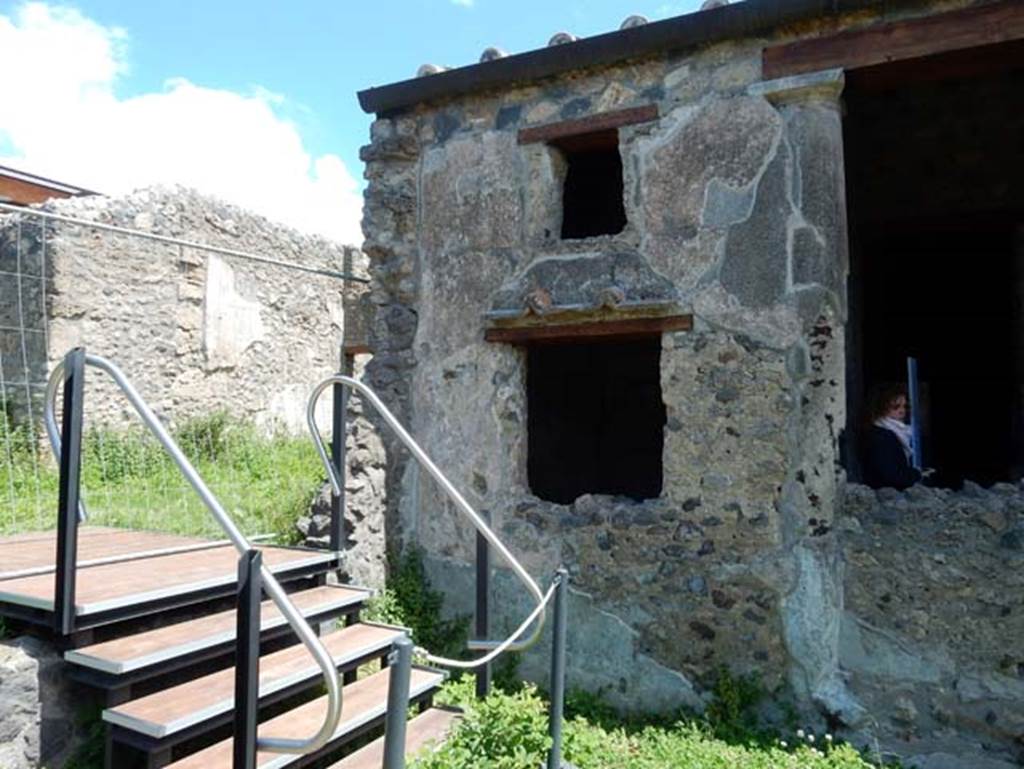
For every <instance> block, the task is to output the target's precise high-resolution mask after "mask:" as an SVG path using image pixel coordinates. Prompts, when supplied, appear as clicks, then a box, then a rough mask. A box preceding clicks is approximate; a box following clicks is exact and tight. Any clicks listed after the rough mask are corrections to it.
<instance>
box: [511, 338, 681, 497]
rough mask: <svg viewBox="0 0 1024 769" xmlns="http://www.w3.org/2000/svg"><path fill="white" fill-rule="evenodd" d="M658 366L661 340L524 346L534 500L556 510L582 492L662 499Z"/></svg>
mask: <svg viewBox="0 0 1024 769" xmlns="http://www.w3.org/2000/svg"><path fill="white" fill-rule="evenodd" d="M660 363H661V337H660V336H654V337H649V338H643V339H639V340H636V341H615V342H588V343H567V344H550V343H549V344H535V345H532V346H531V347H530V348H529V350H528V356H527V375H526V391H527V400H528V413H529V417H528V424H527V428H528V435H529V437H528V446H527V450H528V459H527V472H528V474H529V481H530V488H531V490H532V491H533V493H534V494H536V495H537V496H538V497H540V498H541V499H546V500H548V501H550V502H559V503H562V504H568V503H570V502H572V501H573V500H574V499H576V498H577V497H579V496H580V495H582V494H614V495H622V496H627V497H632V498H633V499H635V500H643V499H652V498H654V497H657V496H659V495H660V494H661V486H662V445H663V430H664V426H665V404H664V402H663V401H662V398H661V366H660Z"/></svg>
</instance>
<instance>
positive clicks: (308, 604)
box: [64, 585, 369, 675]
mask: <svg viewBox="0 0 1024 769" xmlns="http://www.w3.org/2000/svg"><path fill="white" fill-rule="evenodd" d="M368 596H369V593H368V592H367V591H366V590H359V589H355V588H349V587H341V586H334V585H326V586H323V587H316V588H312V589H310V590H303V591H300V592H297V593H292V594H291V595H290V596H289V597H290V598H291V600H292V603H294V604H295V606H296V608H297V609H298V610H299V611H300V612H301V613H302V614H303V616H312V615H314V614H321V613H324V612H327V611H331V610H332V609H341V608H344V607H346V606H351V605H353V604H357V603H360V602H362V601H365V600H366V598H367V597H368ZM237 621H238V620H237V614H236V612H235V609H228V610H227V611H222V612H218V613H217V614H209V615H207V616H205V617H199V618H197V619H192V620H187V621H185V622H179V623H176V624H174V625H167V626H165V627H161V628H155V629H154V630H147V631H145V632H142V633H136V634H135V635H130V636H125V637H124V638H116V639H114V640H111V641H104V642H103V643H98V644H92V645H91V646H83V647H81V648H79V649H72V650H70V651H68V652H65V653H64V659H66V660H67V661H68V662H71V663H73V664H75V665H80V666H82V667H88V668H93V669H95V670H101V671H103V672H105V673H111V674H113V675H121V674H124V673H128V672H131V671H133V670H138V669H140V668H144V667H147V666H149V665H154V664H157V663H159V662H164V661H167V660H170V659H174V658H175V657H179V656H181V655H184V654H192V653H195V652H197V651H201V650H203V649H208V648H210V647H211V646H216V645H218V644H222V643H226V642H230V641H233V640H234V638H235V632H236V626H237ZM284 624H285V619H284V617H283V616H282V615H281V612H280V610H278V608H277V606H276V605H275V604H274V602H273V601H269V600H267V601H264V602H263V603H262V604H261V605H260V630H261V631H266V630H270V629H272V628H275V627H281V626H282V625H284Z"/></svg>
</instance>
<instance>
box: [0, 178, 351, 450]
mask: <svg viewBox="0 0 1024 769" xmlns="http://www.w3.org/2000/svg"><path fill="white" fill-rule="evenodd" d="M51 207H52V210H54V211H56V212H58V213H62V214H65V215H69V216H74V217H79V218H86V219H95V220H96V221H98V222H102V223H105V224H112V225H116V226H120V227H127V228H132V229H137V230H142V231H144V232H149V233H154V234H159V235H164V236H169V237H175V238H181V239H185V240H189V241H194V242H201V243H208V244H212V245H217V246H220V247H223V248H228V249H234V250H239V251H246V252H252V253H256V254H261V255H265V256H269V257H271V258H274V259H279V260H281V261H286V262H294V263H297V264H302V265H305V266H310V267H317V268H322V269H329V270H335V271H341V270H342V269H343V267H344V262H345V252H346V250H345V248H344V247H342V246H340V245H336V244H333V243H329V242H327V241H324V240H322V239H319V238H313V237H308V236H304V235H301V234H299V233H297V232H295V231H293V230H290V229H287V228H284V227H281V226H278V225H274V224H272V223H270V222H268V221H267V220H265V219H263V218H261V217H258V216H254V215H252V214H249V213H246V212H244V211H241V210H239V209H237V208H234V207H231V206H227V205H224V204H221V203H219V202H216V201H213V200H210V199H208V198H204V197H201V196H199V195H197V194H195V193H192V192H189V191H185V190H159V189H158V190H147V191H142V192H138V193H134V194H132V195H130V196H127V197H124V198H115V199H112V198H106V197H89V198H81V199H74V200H67V201H62V202H57V203H53V204H51ZM19 222H20V226H19ZM2 226H3V256H4V264H5V265H15V264H18V263H20V264H21V265H22V266H23V269H22V273H24V274H23V275H21V276H20V278H17V279H16V278H15V277H14V276H13V275H10V274H4V275H3V278H2V282H3V283H4V285H5V286H6V287H7V289H10V290H11V291H14V292H17V291H19V290H20V291H21V294H22V299H23V302H22V307H23V310H24V311H26V312H27V315H26V317H29V318H30V319H31V321H32V323H33V324H34V325H33V326H31V329H37V328H38V331H31V332H30V333H25V334H24V339H25V340H26V341H27V342H28V343H29V347H30V348H31V349H30V355H29V358H30V360H29V364H30V365H29V369H30V376H29V378H30V379H31V384H32V385H34V386H36V387H38V386H39V385H40V384H41V383H42V382H45V377H46V374H47V373H48V371H49V370H50V368H51V367H52V366H53V365H54V364H55V363H56V362H57V361H58V360H59V359H60V357H61V356H62V355H63V354H64V353H65V352H66V351H67V350H68V349H69V348H71V347H73V346H76V345H85V347H86V348H87V350H89V351H90V352H93V353H97V354H100V355H104V356H108V357H109V358H110V359H111V360H113V361H114V362H116V363H117V364H118V365H119V366H121V368H122V369H123V370H124V371H125V372H126V373H127V374H128V376H129V377H130V378H131V380H132V381H133V382H134V383H135V384H136V386H137V387H138V389H139V390H140V391H141V392H142V394H143V395H144V396H145V397H146V398H147V399H148V400H149V401H150V403H151V404H152V405H153V407H154V408H155V410H156V411H157V412H158V413H159V414H161V416H163V417H165V418H167V419H169V420H171V421H180V420H182V419H186V418H189V417H192V416H201V415H208V414H210V413H212V412H213V411H216V410H220V409H223V410H226V411H228V412H229V413H231V414H232V415H234V416H236V417H241V418H245V419H252V420H255V421H257V422H259V423H262V424H265V425H267V426H268V427H269V426H271V425H278V426H280V425H283V426H286V427H287V428H289V429H291V430H293V431H298V430H302V429H304V420H305V403H306V398H307V397H308V394H309V391H310V389H311V388H312V386H313V385H314V384H315V383H316V382H318V381H319V380H320V379H321V378H322V377H323V376H325V375H326V374H328V373H330V372H333V371H336V370H337V368H338V365H339V350H340V344H341V332H342V288H343V286H342V281H340V280H338V279H336V278H330V277H323V276H317V275H313V274H309V273H304V272H297V271H294V270H290V269H287V268H284V267H278V266H273V265H266V264H257V263H254V262H251V261H246V260H244V259H239V258H236V257H232V256H222V255H217V254H210V253H207V252H204V251H200V250H197V249H190V248H182V247H179V246H174V245H167V244H163V243H157V242H152V241H148V240H144V239H141V238H137V237H132V236H128V235H124V236H122V235H113V234H110V233H105V232H101V231H97V230H91V229H89V228H85V227H79V226H75V225H69V224H65V223H51V224H48V225H47V227H46V234H45V238H44V237H42V231H41V230H40V228H39V225H38V220H34V219H32V218H31V217H29V216H25V217H7V219H6V222H5V223H4V224H3V225H2ZM19 244H20V246H19ZM19 259H20V262H19V261H18V260H19ZM5 269H6V267H5ZM32 269H35V270H36V273H38V275H37V274H35V273H31V270H32ZM6 293H7V291H6V290H5V295H6ZM44 318H45V323H44V322H43V321H44ZM4 325H5V327H7V326H8V325H9V324H7V323H6V322H5V324H4ZM10 325H13V326H14V327H15V328H17V325H16V324H10ZM27 325H28V323H27V322H26V326H27ZM5 334H7V336H8V337H10V338H9V339H6V341H5V345H4V346H5V351H6V347H7V346H8V345H7V342H10V344H11V345H13V348H17V347H18V344H19V342H20V340H21V337H19V336H18V335H17V333H16V332H14V331H11V330H6V331H5ZM16 337H17V338H16ZM8 365H10V366H11V367H12V372H13V373H17V372H14V371H13V368H14V367H20V368H24V366H23V364H22V360H21V356H20V355H19V356H17V358H16V359H12V358H11V357H10V356H5V374H7V373H8V372H7V366H8ZM89 380H90V383H91V384H90V390H89V392H88V393H87V398H89V415H90V418H91V419H95V420H98V421H116V422H117V421H122V420H124V419H126V414H127V411H126V404H125V402H124V401H123V399H122V398H121V397H119V396H115V395H113V394H112V391H111V389H110V388H108V387H105V386H104V383H103V377H102V375H100V374H99V373H97V374H95V375H90V377H89Z"/></svg>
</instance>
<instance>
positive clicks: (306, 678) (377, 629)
mask: <svg viewBox="0 0 1024 769" xmlns="http://www.w3.org/2000/svg"><path fill="white" fill-rule="evenodd" d="M404 634H405V631H404V630H402V629H398V628H392V627H386V626H384V625H372V624H358V625H352V626H350V627H346V628H339V629H337V630H335V631H333V632H331V633H328V634H326V635H324V636H322V637H321V641H322V642H323V644H324V647H325V648H326V649H327V651H328V653H329V654H330V655H331V657H332V659H333V660H334V663H335V665H336V666H337V667H339V668H342V669H347V668H351V667H353V666H355V665H358V664H360V663H362V662H365V661H368V660H370V659H373V658H376V657H380V656H382V655H384V654H386V653H387V651H388V650H389V649H390V648H391V644H392V643H393V642H394V641H395V640H396V639H397V638H399V637H400V636H402V635H404ZM320 680H321V673H320V668H319V667H318V666H317V664H316V662H315V661H314V660H313V658H312V656H311V655H310V653H309V650H308V649H306V647H305V646H303V645H302V644H297V645H295V646H289V647H288V648H287V649H282V650H280V651H277V652H274V653H273V654H268V655H266V656H265V657H262V658H261V659H260V700H261V704H265V703H266V702H267V701H269V698H270V697H271V695H273V694H275V693H281V694H282V696H283V693H285V692H287V693H289V694H290V693H293V692H294V691H295V690H296V688H301V687H303V685H306V686H308V685H310V684H315V683H317V682H318V681H320ZM278 699H279V698H278ZM234 704H235V670H234V668H228V669H226V670H220V671H218V672H216V673H212V674H210V675H207V676H203V677H202V678H196V679H194V680H192V681H187V682H185V683H183V684H179V685H178V686H174V687H171V688H169V689H164V690H162V691H159V692H156V693H154V694H150V695H148V696H146V697H141V698H139V699H136V700H132V701H130V702H126V703H124V704H123V705H118V706H117V707H113V708H108V709H107V710H105V711H103V720H104V721H106V722H107V723H110V724H114V725H116V726H119V727H121V728H123V729H127V730H129V731H133V732H136V733H139V734H144V735H146V736H148V737H152V738H155V739H163V738H165V737H167V736H169V735H172V734H175V733H178V732H182V731H184V730H186V729H191V727H195V726H197V725H199V724H203V725H206V726H211V725H213V724H215V723H222V722H224V721H225V720H228V719H224V718H220V717H222V716H228V717H230V713H231V711H232V710H233V708H234ZM192 731H193V732H194V731H195V730H192Z"/></svg>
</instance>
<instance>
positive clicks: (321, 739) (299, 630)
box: [45, 354, 341, 754]
mask: <svg viewBox="0 0 1024 769" xmlns="http://www.w3.org/2000/svg"><path fill="white" fill-rule="evenodd" d="M85 362H86V364H87V365H91V366H95V367H96V368H98V369H100V370H102V371H105V372H106V373H107V374H109V375H110V377H111V378H112V379H113V380H114V382H115V384H117V386H118V387H119V388H120V389H121V391H122V392H123V393H124V394H125V396H126V397H127V398H128V401H129V402H130V403H131V404H132V406H133V407H134V408H135V411H136V412H137V413H138V415H139V417H140V418H141V419H142V421H143V423H144V424H145V425H146V427H148V428H149V430H150V432H152V433H153V434H154V435H155V436H156V438H157V440H158V441H160V443H161V445H162V446H163V447H164V450H165V451H166V452H167V453H168V454H169V455H170V456H171V459H173V460H174V463H175V464H176V465H177V466H178V469H179V470H180V471H181V473H182V475H184V476H185V478H186V480H188V482H189V483H190V484H191V485H192V488H193V489H195V491H196V493H197V494H198V495H199V497H200V499H202V500H203V502H204V503H205V504H206V507H207V508H208V509H209V510H210V512H211V513H212V514H213V517H214V518H215V519H216V521H217V523H219V524H220V526H221V528H222V529H223V530H224V532H225V534H227V536H228V539H229V540H231V543H232V544H233V545H234V546H235V549H236V550H237V551H238V553H239V555H244V554H245V553H247V552H249V551H251V550H252V549H253V547H252V544H251V543H250V542H249V540H248V539H246V537H245V535H244V534H242V532H241V531H240V530H239V529H238V527H237V526H236V525H235V522H234V521H232V520H231V517H230V516H229V515H228V514H227V512H226V511H225V510H224V508H223V506H222V505H221V504H220V502H219V501H217V498H216V497H215V496H214V495H213V492H212V491H210V488H209V487H208V486H207V485H206V483H205V481H203V479H202V478H201V477H200V475H199V473H198V472H196V469H195V468H194V467H193V466H192V463H191V462H189V460H188V457H186V456H185V454H184V452H182V450H181V448H180V447H179V446H178V444H177V443H176V442H175V440H174V439H173V438H172V437H171V435H170V433H168V432H167V429H166V428H165V427H164V426H163V424H161V422H160V420H159V419H158V418H157V416H156V414H154V413H153V411H152V409H150V408H149V406H148V405H147V404H146V402H145V400H143V398H142V396H141V395H139V393H138V391H137V390H136V389H135V387H134V386H132V384H131V382H129V381H128V379H127V377H125V375H124V373H123V372H122V371H121V369H119V368H118V367H117V366H115V365H114V364H113V363H111V362H110V361H108V360H106V359H105V358H101V357H100V356H98V355H89V354H86V356H85ZM63 374H64V363H63V361H62V362H61V363H58V364H57V366H56V368H54V370H53V373H52V374H50V379H49V381H48V382H47V385H46V404H45V421H46V425H47V432H48V433H49V434H50V441H51V445H52V447H53V451H54V453H55V454H56V455H57V457H58V459H59V458H60V434H59V431H58V430H57V429H56V424H57V423H56V418H55V416H54V410H55V406H54V402H55V400H56V396H57V389H58V386H59V385H60V382H61V380H62V379H63ZM51 423H52V426H53V427H52V429H51ZM260 576H261V577H262V580H263V588H264V589H265V590H266V592H267V594H268V595H269V596H270V598H271V600H273V602H274V603H275V604H276V605H277V608H278V609H279V610H280V612H281V614H282V615H283V616H284V617H285V618H286V619H287V620H288V624H289V625H291V627H292V629H293V630H294V631H295V634H296V635H297V636H298V637H299V639H300V640H301V641H302V643H303V644H304V645H305V646H306V648H307V649H308V650H309V653H310V654H311V655H312V656H313V659H314V660H316V663H317V665H318V666H319V667H320V670H321V672H322V673H323V677H324V683H325V684H326V686H327V711H326V712H325V713H324V720H323V723H322V724H321V726H320V729H319V730H318V731H317V732H316V734H314V735H313V736H312V737H309V738H307V739H293V738H284V737H261V738H259V739H258V740H257V747H258V748H260V749H262V750H268V751H272V752H276V753H295V754H302V753H311V752H313V751H314V750H317V749H319V748H321V747H323V746H324V745H325V744H326V743H327V741H328V740H329V739H330V738H331V737H332V736H333V735H334V730H335V729H336V728H337V726H338V721H339V719H340V717H341V687H340V686H339V685H338V673H337V670H336V669H335V667H334V660H333V659H332V658H331V655H330V654H329V653H328V651H327V649H325V648H324V645H323V644H322V643H321V642H320V639H319V638H318V637H317V635H316V633H315V632H313V629H312V628H311V627H310V626H309V623H308V622H306V620H305V619H304V618H303V616H302V614H300V613H299V611H298V610H297V609H296V608H295V605H294V604H293V603H292V602H291V600H290V599H289V598H288V595H287V593H285V592H284V590H283V589H282V587H281V584H280V583H279V582H278V581H277V578H276V577H274V575H273V573H272V572H271V571H270V569H269V568H268V567H266V566H263V567H262V569H261V570H260Z"/></svg>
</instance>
